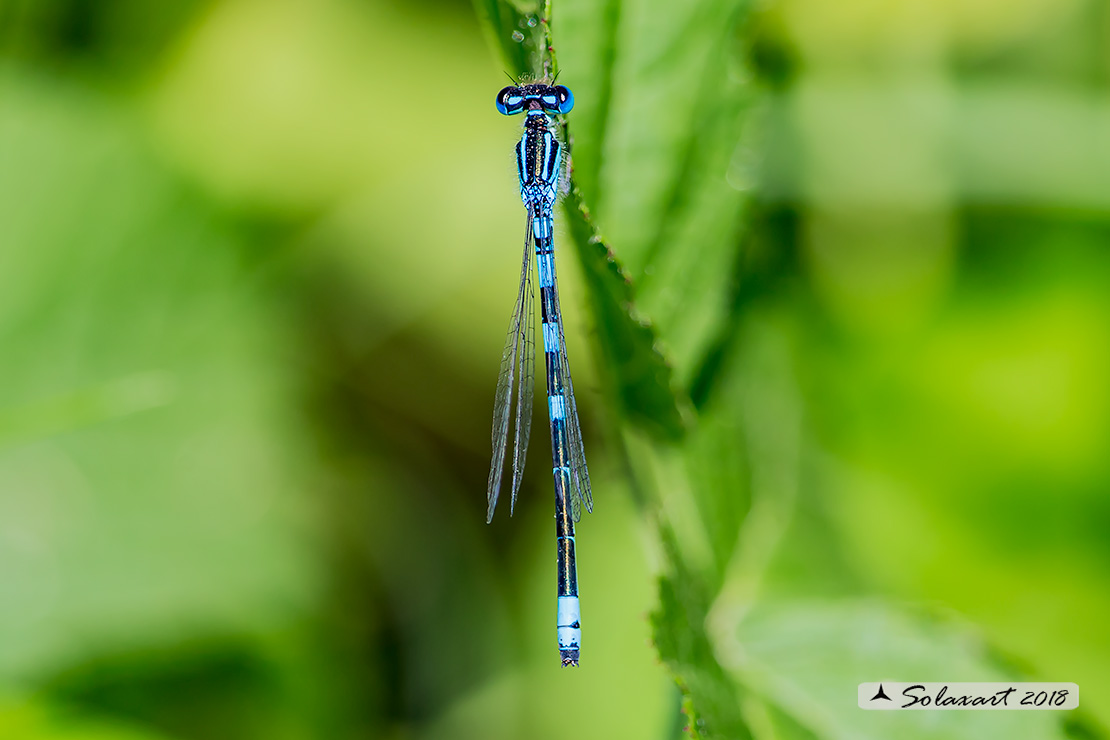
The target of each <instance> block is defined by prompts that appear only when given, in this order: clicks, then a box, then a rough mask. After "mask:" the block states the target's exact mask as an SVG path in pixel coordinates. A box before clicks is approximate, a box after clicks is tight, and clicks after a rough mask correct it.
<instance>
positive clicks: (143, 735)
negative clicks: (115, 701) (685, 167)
mask: <svg viewBox="0 0 1110 740" xmlns="http://www.w3.org/2000/svg"><path fill="white" fill-rule="evenodd" d="M0 737H5V738H12V740H160V739H162V740H164V739H165V738H166V737H167V736H166V735H162V734H160V733H157V732H154V731H153V730H149V729H146V728H141V727H138V726H135V725H132V724H130V723H127V722H123V721H120V720H111V721H110V720H104V719H98V718H93V717H85V716H82V715H80V714H76V713H74V712H71V711H66V710H63V709H60V708H58V707H54V706H50V705H47V704H43V703H42V702H37V701H33V700H27V701H16V700H13V699H10V698H9V699H6V700H3V701H0Z"/></svg>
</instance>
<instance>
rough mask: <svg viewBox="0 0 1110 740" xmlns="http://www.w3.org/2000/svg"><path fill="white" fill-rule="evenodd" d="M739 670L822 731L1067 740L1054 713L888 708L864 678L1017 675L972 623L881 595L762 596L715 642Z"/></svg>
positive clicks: (827, 734) (741, 678)
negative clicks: (876, 705) (868, 697)
mask: <svg viewBox="0 0 1110 740" xmlns="http://www.w3.org/2000/svg"><path fill="white" fill-rule="evenodd" d="M715 647H716V650H717V655H718V656H719V657H720V658H721V659H722V661H723V662H725V664H726V665H728V666H729V668H730V670H731V673H732V676H733V678H734V679H735V680H736V681H737V682H738V683H739V684H741V685H743V686H744V687H745V688H747V689H748V690H750V691H752V692H754V693H756V694H758V695H759V696H760V697H761V698H762V699H763V700H764V701H766V702H768V703H769V704H772V705H774V706H776V707H779V708H780V709H781V710H783V711H785V712H787V713H789V714H790V715H791V716H792V717H794V718H797V719H798V720H800V721H801V722H802V723H803V724H804V725H805V726H806V727H807V728H808V729H809V730H810V731H812V732H813V733H814V734H815V735H816V736H817V737H821V738H830V739H831V740H835V739H836V738H856V739H858V740H870V739H871V738H874V739H875V740H886V739H887V738H891V737H898V738H905V739H906V740H915V739H916V738H936V737H944V738H951V739H952V740H963V739H964V738H967V739H968V740H978V739H979V738H985V737H1005V738H1014V740H1022V739H1023V738H1031V739H1033V738H1035V739H1036V740H1062V739H1063V738H1065V737H1066V736H1067V735H1066V733H1065V731H1064V729H1063V727H1062V721H1063V720H1064V719H1065V717H1064V716H1063V714H1064V713H1058V712H976V711H966V712H960V711H936V712H883V711H867V710H862V709H859V708H858V707H857V706H856V701H855V699H856V686H857V685H858V684H860V683H863V682H865V681H881V680H891V681H955V680H959V681H991V682H996V681H997V682H1001V681H1019V680H1029V679H1028V677H1023V676H1020V675H1017V674H1015V673H1014V671H1013V670H1012V669H1011V668H1008V667H1007V666H1006V665H1005V664H1004V663H1003V662H1002V661H1000V660H999V659H998V658H997V656H996V655H994V654H993V653H992V651H991V650H990V648H989V647H988V646H987V645H986V644H985V643H984V641H983V639H982V638H981V637H980V636H979V634H978V633H977V632H976V631H975V630H974V629H972V628H970V627H969V626H968V625H966V624H963V623H961V622H959V621H956V620H954V619H951V618H944V617H941V616H937V615H932V614H925V613H917V612H915V611H912V610H908V609H906V608H899V607H896V606H892V605H890V604H885V603H882V602H879V601H867V600H850V601H842V602H833V601H804V602H763V603H762V604H761V605H760V606H759V607H757V608H756V609H755V610H754V611H753V612H752V613H751V614H749V615H747V616H746V617H745V618H744V619H743V620H742V621H741V622H740V624H739V625H737V626H736V629H735V636H734V639H731V640H727V641H725V642H723V643H721V644H717V645H716V646H715Z"/></svg>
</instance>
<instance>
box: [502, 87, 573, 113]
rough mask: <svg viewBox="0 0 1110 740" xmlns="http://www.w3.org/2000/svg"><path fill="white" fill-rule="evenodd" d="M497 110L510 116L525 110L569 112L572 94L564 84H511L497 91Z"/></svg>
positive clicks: (571, 104) (571, 106)
mask: <svg viewBox="0 0 1110 740" xmlns="http://www.w3.org/2000/svg"><path fill="white" fill-rule="evenodd" d="M496 103H497V110H499V111H500V112H501V113H502V114H504V115H506V116H512V115H515V114H517V113H520V112H521V111H525V110H542V111H543V112H544V113H551V114H555V113H569V112H570V109H571V108H573V107H574V94H573V93H572V92H571V91H570V88H568V87H566V86H564V85H513V86H510V87H504V88H501V92H499V93H497V100H496Z"/></svg>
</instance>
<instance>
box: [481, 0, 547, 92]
mask: <svg viewBox="0 0 1110 740" xmlns="http://www.w3.org/2000/svg"><path fill="white" fill-rule="evenodd" d="M474 10H475V12H477V14H478V18H480V19H481V20H482V21H483V27H484V28H485V30H486V35H487V36H488V37H489V41H490V43H491V45H492V46H493V48H495V49H497V50H498V51H500V53H501V57H502V60H503V61H504V62H505V64H506V65H508V69H506V70H505V71H506V72H507V73H508V74H509V75H511V76H512V77H513V79H521V78H522V77H523V78H528V77H530V76H532V75H534V74H535V72H536V69H537V68H538V60H539V58H540V54H541V52H542V50H543V43H544V29H543V28H541V27H540V25H539V14H540V2H539V0H533V1H532V2H529V1H528V0H474ZM505 82H506V84H509V83H508V80H506V81H505Z"/></svg>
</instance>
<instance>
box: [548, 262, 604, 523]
mask: <svg viewBox="0 0 1110 740" xmlns="http://www.w3.org/2000/svg"><path fill="white" fill-rule="evenodd" d="M552 277H553V287H554V289H555V306H556V315H555V318H556V321H557V322H558V325H559V345H560V346H559V349H560V350H561V353H560V358H561V360H562V361H561V362H560V363H559V374H560V376H561V379H562V382H563V409H564V410H565V411H564V413H565V416H566V427H567V444H568V446H569V449H568V450H567V453H568V456H569V458H570V460H569V462H570V490H571V496H570V507H571V515H572V516H573V517H574V521H576V522H577V521H578V520H579V519H581V518H582V508H583V507H585V508H586V511H589V512H591V513H592V512H593V510H594V500H593V495H592V493H591V491H590V471H589V469H588V468H587V467H586V451H585V448H584V446H583V445H582V427H581V425H580V424H579V423H578V405H577V404H576V403H575V401H574V384H573V383H572V382H571V379H570V363H569V361H568V359H567V340H566V332H565V331H564V330H563V308H562V305H563V304H562V303H561V302H560V300H559V278H558V277H557V276H552Z"/></svg>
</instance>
